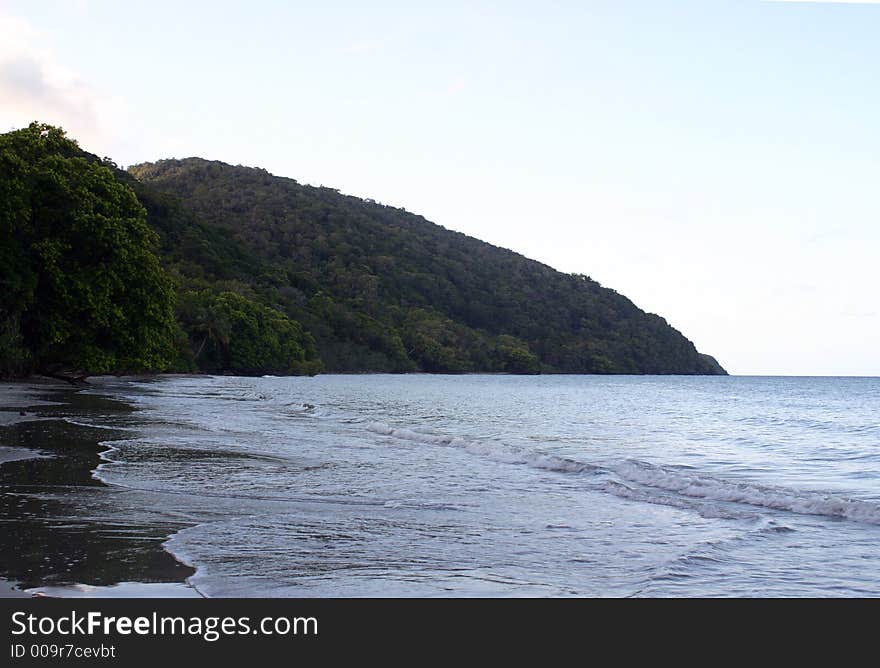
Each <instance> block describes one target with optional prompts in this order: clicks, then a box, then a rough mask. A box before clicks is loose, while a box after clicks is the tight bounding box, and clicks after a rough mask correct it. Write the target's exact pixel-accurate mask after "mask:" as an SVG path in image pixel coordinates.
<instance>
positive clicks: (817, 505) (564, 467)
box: [366, 422, 880, 525]
mask: <svg viewBox="0 0 880 668" xmlns="http://www.w3.org/2000/svg"><path fill="white" fill-rule="evenodd" d="M366 429H367V430H368V431H370V432H373V433H375V434H381V435H383V436H389V437H391V438H396V439H401V440H406V441H412V442H416V443H427V444H431V445H444V446H450V447H457V448H461V449H463V450H466V451H467V452H470V453H472V454H475V455H480V456H483V457H487V458H489V459H492V460H494V461H497V462H501V463H504V464H520V465H526V466H530V467H532V468H536V469H541V470H545V471H554V472H558V473H594V474H597V475H602V482H601V484H600V486H599V487H598V489H600V490H601V491H604V492H606V493H610V494H613V495H615V496H618V497H621V498H627V499H631V500H633V501H640V502H644V503H651V504H656V505H665V506H673V507H677V508H682V509H686V510H693V511H696V512H698V513H699V514H700V515H702V516H704V517H717V518H729V519H754V518H755V513H754V512H751V513H749V512H743V511H742V510H737V509H736V506H737V505H738V506H743V505H745V506H750V507H753V508H766V509H769V510H781V511H786V512H791V513H797V514H801V515H819V516H824V517H830V518H838V519H846V520H853V521H857V522H864V523H867V524H878V525H880V504H878V503H876V502H872V501H863V500H859V499H851V498H848V497H845V496H840V495H837V494H832V493H825V492H817V491H807V490H797V489H791V488H785V487H773V486H769V485H760V484H758V483H753V482H748V481H738V480H731V479H725V478H720V477H715V476H712V475H709V474H706V473H702V472H698V471H695V470H694V469H690V468H683V467H671V466H659V465H656V464H651V463H648V462H644V461H640V460H635V459H628V460H625V461H624V462H621V463H618V464H609V465H604V466H601V465H596V464H591V463H587V462H582V461H578V460H575V459H570V458H568V457H561V456H558V455H552V454H546V453H541V452H530V451H527V450H524V449H522V448H517V447H514V446H511V445H508V444H504V443H500V442H497V441H485V440H472V439H467V438H462V437H458V436H449V435H445V434H440V433H437V432H434V431H429V430H422V429H409V428H405V427H392V426H389V425H387V424H385V423H383V422H370V423H368V424H367V425H366ZM705 502H712V503H705ZM719 503H721V504H734V505H733V507H731V506H730V505H727V506H720V505H717V504H719Z"/></svg>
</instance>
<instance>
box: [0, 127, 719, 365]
mask: <svg viewBox="0 0 880 668" xmlns="http://www.w3.org/2000/svg"><path fill="white" fill-rule="evenodd" d="M0 240H2V245H0V290H2V296H0V374H10V373H11V374H23V373H31V372H35V371H37V372H41V373H53V372H54V373H57V372H59V370H60V371H64V372H66V373H70V372H80V373H83V374H85V373H102V372H126V371H141V370H175V371H194V370H203V371H209V372H232V373H243V374H259V373H277V374H290V373H297V374H299V373H308V374H313V373H317V372H319V371H320V370H321V369H322V368H325V369H327V370H331V371H392V372H406V371H420V370H421V371H429V372H456V373H458V372H469V371H490V372H508V373H538V372H541V371H544V372H569V373H724V371H723V369H721V367H720V366H718V364H717V363H716V362H715V360H714V359H712V358H711V357H709V356H706V355H701V354H700V353H698V352H697V351H696V350H695V349H694V346H693V344H691V342H690V341H688V340H687V339H685V338H684V337H683V336H682V335H681V334H680V333H679V332H678V331H676V330H675V329H673V328H672V327H670V326H669V325H668V324H667V323H666V321H665V320H663V319H662V318H660V317H659V316H656V315H652V314H646V313H644V312H643V311H641V310H639V309H638V308H637V307H636V306H635V305H633V304H632V302H630V301H629V300H628V299H626V298H625V297H623V296H621V295H619V294H617V293H616V292H614V291H612V290H608V289H606V288H603V287H601V286H600V285H599V284H598V283H596V282H595V281H592V280H591V279H589V278H588V277H586V276H579V275H567V274H562V273H560V272H557V271H554V270H553V269H551V268H550V267H548V266H546V265H543V264H540V263H538V262H535V261H532V260H528V259H526V258H524V257H522V256H520V255H518V254H516V253H513V252H511V251H508V250H504V249H501V248H496V247H494V246H491V245H489V244H486V243H483V242H481V241H478V240H476V239H472V238H470V237H467V236H465V235H462V234H459V233H456V232H451V231H449V230H446V229H444V228H442V227H439V226H437V225H434V224H432V223H430V222H428V221H426V220H424V219H423V218H421V217H419V216H415V215H413V214H410V213H408V212H406V211H404V210H402V209H395V208H392V207H388V206H383V205H381V204H378V203H376V202H373V201H371V200H361V199H358V198H355V197H348V196H345V195H341V194H340V193H338V192H337V191H335V190H332V189H329V188H314V187H309V186H303V185H300V184H298V183H297V182H296V181H293V180H291V179H285V178H279V177H274V176H272V175H270V174H269V173H267V172H266V171H264V170H260V169H250V168H243V167H232V166H229V165H226V164H223V163H219V162H208V161H205V160H201V159H196V158H191V159H188V160H165V161H162V162H159V163H155V164H144V165H138V166H135V167H133V168H131V169H130V170H129V172H125V171H122V170H120V169H118V168H117V167H116V165H115V164H113V163H112V162H111V161H109V160H108V159H104V160H100V159H98V158H97V157H96V156H94V155H91V154H88V153H86V152H84V151H82V150H81V149H80V148H79V147H78V146H77V144H76V143H75V142H73V141H71V140H70V139H68V138H67V137H65V135H64V132H63V131H62V130H60V129H57V128H52V127H50V126H43V125H38V124H32V125H31V126H30V127H28V128H26V129H23V130H18V131H15V132H11V133H8V134H5V135H0Z"/></svg>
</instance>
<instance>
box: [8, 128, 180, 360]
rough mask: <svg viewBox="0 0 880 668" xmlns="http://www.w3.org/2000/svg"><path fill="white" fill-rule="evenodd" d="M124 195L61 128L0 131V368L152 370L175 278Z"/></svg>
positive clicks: (131, 197) (163, 344) (162, 343)
mask: <svg viewBox="0 0 880 668" xmlns="http://www.w3.org/2000/svg"><path fill="white" fill-rule="evenodd" d="M156 243H157V239H156V235H155V233H154V232H153V231H152V230H151V229H150V227H149V226H148V225H147V222H146V212H145V210H144V208H143V206H141V204H140V202H139V201H138V199H137V197H136V196H135V194H134V192H132V190H131V189H130V188H129V187H128V186H126V185H124V184H122V183H120V182H119V181H118V180H117V179H116V177H115V175H114V173H113V171H112V170H111V169H110V168H109V167H107V166H105V165H102V164H100V162H98V161H96V160H95V159H94V158H93V157H91V156H88V155H87V154H85V153H84V152H83V151H81V150H80V148H79V146H78V145H77V144H76V142H74V141H72V140H70V139H68V138H67V137H66V136H65V133H64V131H63V130H61V129H60V128H55V127H51V126H47V125H41V124H37V123H32V124H31V125H30V126H29V127H27V128H24V129H21V130H16V131H13V132H10V133H7V134H4V135H0V373H6V374H24V373H33V372H38V373H49V374H57V373H74V374H88V373H110V372H122V371H144V370H161V369H164V368H167V367H168V366H169V364H170V363H171V362H172V360H173V359H174V355H175V350H174V337H175V332H176V324H175V320H174V285H173V283H172V281H171V280H170V278H169V277H168V276H167V275H166V274H165V272H164V271H163V269H162V267H161V265H160V263H159V260H158V259H157V257H156V255H155V253H154V249H155V245H156Z"/></svg>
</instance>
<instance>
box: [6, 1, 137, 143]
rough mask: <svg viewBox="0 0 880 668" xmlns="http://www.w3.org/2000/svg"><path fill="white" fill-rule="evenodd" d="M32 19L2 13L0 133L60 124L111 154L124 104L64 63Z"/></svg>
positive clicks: (78, 136)
mask: <svg viewBox="0 0 880 668" xmlns="http://www.w3.org/2000/svg"><path fill="white" fill-rule="evenodd" d="M46 41H47V38H46V36H45V35H44V34H42V33H40V32H39V31H37V30H36V29H34V28H33V27H32V26H31V25H30V24H29V23H27V22H26V21H23V20H21V19H19V18H16V17H12V16H8V15H3V14H0V132H6V131H8V130H11V129H14V128H20V127H24V126H26V125H27V124H28V123H30V122H31V121H41V122H46V123H51V124H53V125H60V126H62V127H63V128H64V129H65V130H67V132H68V134H69V135H70V136H71V137H74V138H76V139H78V140H79V141H80V143H81V144H82V145H83V147H84V148H86V149H87V150H92V151H95V152H99V153H108V154H109V153H110V152H111V151H112V149H113V148H114V145H115V143H116V141H115V140H116V137H117V136H118V134H119V133H118V132H116V131H115V130H114V128H117V127H118V122H117V121H116V120H114V118H115V117H117V116H118V115H119V114H120V112H121V111H122V110H123V108H124V105H123V104H122V103H121V102H120V100H118V99H115V98H114V97H113V96H112V95H106V94H103V93H101V92H100V91H98V90H96V89H95V88H94V87H92V86H90V85H89V84H88V83H87V82H85V81H84V80H83V79H82V78H81V77H79V76H78V75H76V74H75V73H74V72H72V71H71V70H70V69H68V68H67V67H65V66H63V65H62V64H61V61H60V59H59V58H58V56H56V54H54V53H53V52H52V51H51V50H49V49H47V48H44V47H38V46H35V45H37V44H45V43H46Z"/></svg>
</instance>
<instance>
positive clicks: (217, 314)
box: [178, 290, 321, 375]
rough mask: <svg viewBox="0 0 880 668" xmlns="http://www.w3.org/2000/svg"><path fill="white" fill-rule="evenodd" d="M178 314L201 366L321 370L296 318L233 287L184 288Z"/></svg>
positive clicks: (278, 371)
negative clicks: (226, 289)
mask: <svg viewBox="0 0 880 668" xmlns="http://www.w3.org/2000/svg"><path fill="white" fill-rule="evenodd" d="M178 314H179V317H180V322H181V324H182V325H183V327H184V329H185V330H186V331H187V332H188V333H189V336H190V342H191V344H192V350H193V358H194V362H195V364H196V365H197V366H198V368H200V369H204V370H207V371H231V372H234V373H238V374H254V373H275V374H281V375H289V374H297V375H300V374H309V375H314V374H316V373H318V372H319V371H320V370H321V365H320V363H319V362H318V361H317V360H315V359H314V358H315V355H314V352H315V351H314V341H313V340H312V337H311V336H310V335H308V334H307V333H304V332H303V330H302V327H301V326H300V324H299V323H298V322H295V321H293V320H291V319H290V318H288V317H287V316H285V315H284V314H283V313H280V312H278V311H276V310H275V309H271V308H268V307H266V306H262V305H260V304H256V303H254V302H252V301H250V300H249V299H246V298H245V297H242V296H241V295H238V294H236V293H234V292H221V293H219V294H217V293H213V292H211V291H208V290H205V291H202V292H184V293H183V294H182V295H181V299H180V304H179V306H178Z"/></svg>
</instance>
